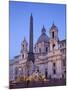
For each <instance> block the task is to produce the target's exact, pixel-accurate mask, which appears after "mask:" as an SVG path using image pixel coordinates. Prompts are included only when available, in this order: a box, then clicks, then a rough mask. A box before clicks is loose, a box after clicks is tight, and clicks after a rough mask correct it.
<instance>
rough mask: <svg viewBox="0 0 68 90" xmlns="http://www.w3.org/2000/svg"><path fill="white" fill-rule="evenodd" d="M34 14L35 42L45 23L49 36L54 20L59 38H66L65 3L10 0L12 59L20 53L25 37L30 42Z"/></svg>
mask: <svg viewBox="0 0 68 90" xmlns="http://www.w3.org/2000/svg"><path fill="white" fill-rule="evenodd" d="M31 13H32V15H33V25H34V28H33V30H34V44H35V43H36V41H37V39H38V38H39V36H40V34H41V29H42V27H43V25H44V26H45V29H46V33H47V35H48V36H49V30H50V27H51V26H52V24H53V22H54V24H55V25H56V26H57V27H58V35H59V39H60V40H62V39H65V38H66V37H65V33H66V32H65V30H66V24H65V22H66V21H65V18H66V6H65V5H64V4H45V3H44V4H42V3H25V2H18V1H10V2H9V19H10V21H9V29H10V59H12V58H13V57H14V56H16V55H18V54H19V53H20V50H21V42H22V41H23V39H24V37H25V38H26V40H27V42H29V23H30V15H31Z"/></svg>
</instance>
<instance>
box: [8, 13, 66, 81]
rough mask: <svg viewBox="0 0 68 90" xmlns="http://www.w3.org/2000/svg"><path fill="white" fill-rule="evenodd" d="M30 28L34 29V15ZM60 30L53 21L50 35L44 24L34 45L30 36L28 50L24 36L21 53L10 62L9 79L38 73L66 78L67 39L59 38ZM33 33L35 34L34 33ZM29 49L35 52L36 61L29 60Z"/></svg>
mask: <svg viewBox="0 0 68 90" xmlns="http://www.w3.org/2000/svg"><path fill="white" fill-rule="evenodd" d="M30 30H33V16H32V15H31V16H30ZM59 31H60V30H59V29H58V28H57V26H56V25H55V24H54V23H53V24H52V26H51V28H50V30H49V35H50V36H48V35H47V34H46V29H45V27H44V26H43V27H42V29H41V35H40V37H39V38H38V40H37V42H36V44H35V45H34V46H33V43H32V42H33V41H32V40H33V37H32V38H31V37H30V41H29V49H30V50H28V42H27V41H26V39H25V38H24V40H23V41H22V43H21V52H20V54H19V55H17V56H15V57H14V58H13V59H12V60H10V62H9V80H10V81H14V80H16V79H17V78H18V77H22V76H31V75H33V74H36V75H37V74H38V73H40V74H41V75H44V76H45V78H51V79H61V78H66V40H60V39H59V36H58V32H59ZM31 32H33V31H30V33H31ZM31 35H32V36H33V33H31ZM31 41H32V42H31ZM30 47H32V48H30ZM29 51H32V52H33V54H34V62H33V61H31V60H30V61H29V60H28V56H29ZM33 54H32V55H33ZM32 55H31V56H32Z"/></svg>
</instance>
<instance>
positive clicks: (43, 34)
mask: <svg viewBox="0 0 68 90" xmlns="http://www.w3.org/2000/svg"><path fill="white" fill-rule="evenodd" d="M45 32H46V30H45V28H44V26H43V28H42V34H41V36H40V37H39V39H38V40H37V44H38V43H41V42H49V37H48V36H47V35H46V33H45Z"/></svg>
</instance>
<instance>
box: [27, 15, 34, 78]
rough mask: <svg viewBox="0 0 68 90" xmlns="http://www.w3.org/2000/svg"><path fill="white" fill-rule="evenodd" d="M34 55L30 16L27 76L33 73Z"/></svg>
mask: <svg viewBox="0 0 68 90" xmlns="http://www.w3.org/2000/svg"><path fill="white" fill-rule="evenodd" d="M34 60H35V58H34V53H33V16H32V14H31V16H30V29H29V52H28V59H27V76H30V75H32V73H33V72H34V70H35V69H34V68H35V65H34Z"/></svg>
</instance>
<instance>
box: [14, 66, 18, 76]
mask: <svg viewBox="0 0 68 90" xmlns="http://www.w3.org/2000/svg"><path fill="white" fill-rule="evenodd" d="M17 74H18V68H17V67H16V68H15V75H17Z"/></svg>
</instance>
